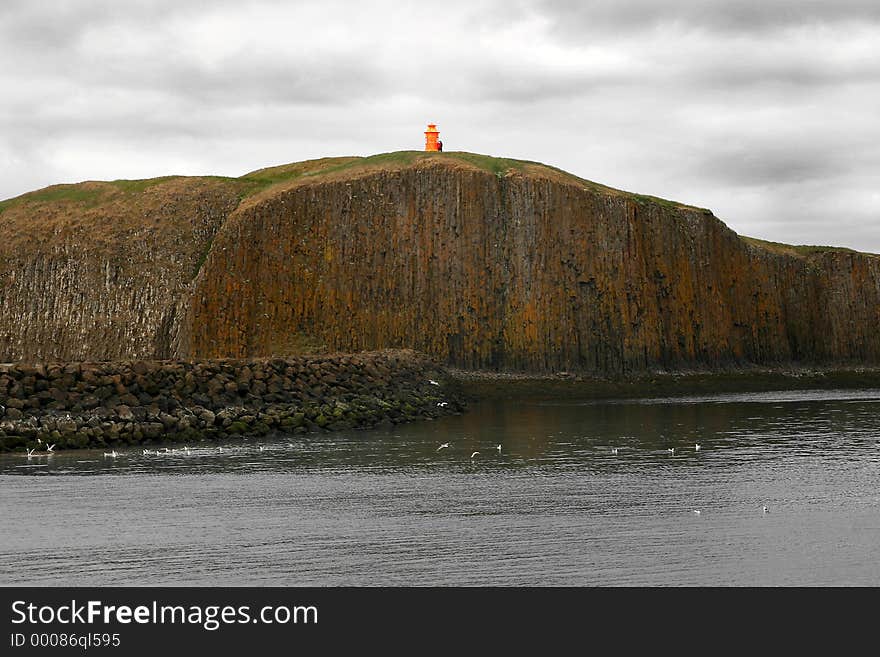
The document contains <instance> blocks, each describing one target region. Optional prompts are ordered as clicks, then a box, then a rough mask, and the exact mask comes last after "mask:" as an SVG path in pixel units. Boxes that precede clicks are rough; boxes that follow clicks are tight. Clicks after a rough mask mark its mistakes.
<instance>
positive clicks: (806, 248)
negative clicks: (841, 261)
mask: <svg viewBox="0 0 880 657" xmlns="http://www.w3.org/2000/svg"><path fill="white" fill-rule="evenodd" d="M740 239H742V240H743V241H745V242H748V243H749V244H751V245H753V246H757V247H759V248H762V249H765V250H767V251H772V252H773V253H789V254H790V253H795V254H798V255H806V256H808V255H817V254H822V253H832V252H833V253H858V254H859V255H873V254H870V253H862V252H861V251H856V250H855V249H849V248H847V247H845V246H817V245H810V244H783V243H782V242H769V241H767V240H761V239H758V238H757V237H747V236H745V235H740Z"/></svg>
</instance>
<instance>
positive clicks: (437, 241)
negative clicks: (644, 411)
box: [0, 152, 880, 375]
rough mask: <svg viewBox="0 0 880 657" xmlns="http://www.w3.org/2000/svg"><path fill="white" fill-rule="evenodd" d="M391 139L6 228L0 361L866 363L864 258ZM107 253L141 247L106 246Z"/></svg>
mask: <svg viewBox="0 0 880 657" xmlns="http://www.w3.org/2000/svg"><path fill="white" fill-rule="evenodd" d="M392 155H393V156H394V157H393V158H392V157H391V156H388V159H386V160H381V159H377V158H366V159H365V160H364V164H363V166H361V165H359V164H358V161H357V159H356V158H348V159H344V160H334V161H332V162H331V161H327V162H326V163H324V164H323V165H320V166H323V167H325V168H324V169H321V168H320V166H319V165H314V166H309V167H301V168H302V170H303V171H305V172H306V173H303V174H300V173H297V176H298V177H294V178H290V179H284V180H283V181H281V182H277V183H272V185H270V186H267V187H264V188H261V189H260V190H259V193H254V194H252V195H251V196H249V197H247V198H246V199H245V200H244V201H243V202H241V203H239V202H238V199H239V198H240V197H241V196H242V195H243V194H242V188H241V186H240V184H239V183H235V181H230V182H229V185H230V187H229V190H228V191H224V189H225V188H224V187H223V185H221V183H220V182H216V183H213V182H209V181H201V182H198V183H195V182H193V183H187V184H186V185H184V183H182V182H178V183H176V184H175V186H170V187H168V188H167V190H166V188H164V187H157V188H156V193H157V194H158V192H159V191H161V190H166V191H167V192H168V193H167V194H165V195H162V196H161V197H159V196H157V197H156V199H154V201H151V202H154V203H156V204H157V205H155V207H154V205H150V204H149V203H147V201H148V200H149V198H148V197H147V196H138V197H136V198H137V199H139V202H140V203H142V204H143V209H144V216H143V219H142V220H140V221H142V223H143V224H144V225H137V226H135V225H134V224H136V223H137V222H134V223H133V224H132V226H131V227H129V228H125V226H122V227H121V228H119V230H121V231H122V232H121V233H120V234H119V235H118V236H117V237H116V238H115V241H114V244H115V246H112V245H106V246H102V247H101V249H100V250H99V251H100V252H95V251H94V249H93V248H91V247H90V246H89V240H88V239H87V232H84V231H83V230H81V229H77V228H74V227H73V226H74V224H75V222H73V220H72V219H71V220H70V222H69V223H67V224H63V226H62V224H59V226H62V227H64V230H65V231H67V232H61V233H53V234H52V235H43V242H42V243H39V245H37V246H34V247H32V248H31V250H29V251H23V252H21V251H20V252H19V253H18V254H15V253H14V252H12V251H11V250H10V249H9V248H7V247H4V246H3V245H4V242H3V241H0V251H2V255H3V257H4V258H5V259H4V260H0V262H2V263H8V262H13V263H15V264H14V266H12V265H9V266H6V265H4V266H0V276H2V278H0V284H2V286H3V287H0V292H2V294H0V306H2V308H0V309H2V310H3V311H4V313H5V315H4V316H5V317H12V318H13V323H9V322H7V323H5V324H4V325H3V326H2V327H0V361H3V360H17V359H22V358H31V357H38V358H70V357H77V358H120V357H139V358H140V357H151V356H152V357H157V358H164V357H175V358H242V357H262V356H275V355H278V356H289V355H295V354H298V353H304V352H309V351H359V350H374V349H384V348H400V347H405V348H414V349H417V350H419V351H422V352H426V353H428V354H430V355H432V356H434V357H436V358H438V359H439V360H441V361H443V362H445V363H447V364H450V365H454V366H458V367H461V368H469V369H496V370H508V371H530V372H556V371H561V370H565V371H570V372H584V373H593V374H599V375H626V374H629V373H635V372H642V371H647V370H652V369H657V368H663V369H685V368H710V369H711V368H722V367H728V366H736V365H750V364H759V365H767V364H779V363H793V362H797V363H805V364H820V363H828V364H832V363H833V364H837V363H846V362H849V363H859V364H862V363H874V364H876V363H880V332H878V331H876V326H877V325H878V323H880V258H878V257H877V256H873V255H870V254H860V253H855V252H851V251H835V250H814V251H809V252H805V253H800V252H797V251H795V250H794V247H790V250H787V249H783V248H765V247H764V246H762V245H760V244H758V243H755V242H754V241H749V240H744V239H742V238H740V237H739V236H738V235H737V234H736V233H734V232H733V231H732V230H730V229H729V228H728V227H727V226H725V225H724V224H723V223H722V222H721V221H719V220H718V219H716V218H715V217H714V216H713V215H712V214H711V213H710V212H709V211H708V210H702V209H698V208H692V207H688V206H684V205H680V204H675V203H671V202H666V201H661V200H659V199H651V198H648V197H641V196H637V195H633V194H627V193H624V192H620V191H617V190H611V189H609V188H604V187H601V186H599V185H596V184H594V183H589V182H588V181H582V180H580V179H577V178H575V177H573V176H569V175H567V174H565V173H564V172H559V171H558V170H553V169H550V168H549V167H542V166H541V165H537V164H534V163H519V164H516V163H514V165H510V166H508V163H511V162H513V161H502V162H503V166H502V165H501V164H499V161H495V160H493V161H491V162H489V163H488V164H486V162H484V161H483V160H486V159H487V158H485V157H484V156H476V155H471V154H453V153H449V154H446V155H444V156H443V157H438V156H437V155H436V154H433V153H431V154H427V153H420V152H414V153H403V154H392ZM382 157H385V156H382ZM481 158H482V160H481ZM383 162H384V164H383ZM480 162H483V164H482V165H481V164H480ZM280 169H282V168H276V169H271V170H265V171H266V172H267V173H261V174H260V175H263V176H274V175H277V172H278V171H279V170H280ZM296 171H299V169H296ZM233 183H235V184H233ZM187 185H191V186H187ZM236 185H238V186H236ZM160 201H161V202H160ZM119 202H121V200H120V201H119ZM236 205H237V207H236ZM53 207H54V206H53ZM120 207H121V206H120ZM112 208H116V209H111V206H110V205H107V206H99V207H97V208H95V209H94V211H95V212H97V213H98V214H96V215H94V216H93V215H90V214H88V212H89V211H88V210H83V211H82V213H81V214H79V215H78V218H77V219H76V221H79V222H85V224H89V223H90V222H93V223H95V222H96V223H95V225H98V224H100V225H104V224H103V223H101V222H105V220H107V221H109V220H110V219H112V218H113V217H114V216H117V215H116V214H115V213H117V212H122V210H121V209H119V208H118V207H117V206H116V205H113V206H112ZM31 210H32V214H31V215H29V217H30V223H28V222H26V221H24V217H25V215H23V214H22V212H24V210H23V209H20V208H19V209H16V210H15V212H13V211H12V209H7V210H6V211H5V212H0V238H4V239H5V240H6V241H7V242H9V241H10V240H11V239H12V237H14V235H16V234H19V233H21V234H24V233H27V232H28V231H30V233H32V234H35V235H36V234H39V232H40V229H39V225H40V224H39V221H40V219H39V217H41V216H42V215H41V214H37V212H49V211H50V210H47V209H45V208H43V207H42V206H39V207H36V206H35V208H32V209H31ZM56 210H57V208H56ZM126 212H128V211H127V210H126ZM9 213H11V214H9ZM120 216H121V215H120ZM132 216H134V215H132ZM101 217H103V218H101ZM166 220H167V221H172V220H173V223H172V224H168V225H169V226H172V225H173V226H176V228H174V230H173V231H171V232H168V231H167V230H166V232H165V233H163V234H162V235H159V234H158V233H144V232H143V230H144V226H148V225H150V222H154V221H166ZM53 221H55V220H53ZM133 221H134V220H133ZM62 223H63V222H62ZM105 223H106V222H105ZM76 225H78V224H76ZM163 225H164V224H163ZM15 231H18V232H17V233H16V232H15ZM126 231H127V232H126ZM135 240H139V241H135ZM135 243H136V244H137V246H138V248H137V249H134V250H132V249H133V248H134V247H132V248H129V246H128V245H132V244H135ZM4 248H5V249H6V250H5V251H4ZM95 248H97V247H95ZM120 250H122V251H124V254H123V255H125V257H129V255H131V257H134V255H135V252H136V251H137V252H138V253H141V255H142V256H143V257H140V256H138V257H139V258H140V259H139V260H137V262H138V265H137V266H136V267H128V266H126V265H123V264H114V263H116V262H117V260H118V259H119V258H120V257H121V255H120ZM120 262H121V261H120ZM85 309H92V310H85ZM99 316H106V318H107V319H106V320H103V321H104V323H103V324H102V323H101V321H102V320H99ZM24 322H30V324H25V323H24ZM96 326H97V327H98V328H97V330H96V328H95V327H96ZM53 340H54V341H53Z"/></svg>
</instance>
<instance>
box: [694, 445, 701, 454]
mask: <svg viewBox="0 0 880 657" xmlns="http://www.w3.org/2000/svg"><path fill="white" fill-rule="evenodd" d="M694 451H695V452H699V451H700V443H697V444H696V445H694Z"/></svg>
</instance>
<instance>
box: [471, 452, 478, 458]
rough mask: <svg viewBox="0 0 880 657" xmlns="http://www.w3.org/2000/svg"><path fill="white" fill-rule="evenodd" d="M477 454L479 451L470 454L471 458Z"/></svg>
mask: <svg viewBox="0 0 880 657" xmlns="http://www.w3.org/2000/svg"><path fill="white" fill-rule="evenodd" d="M477 454H479V452H474V453H473V454H471V458H474V457H475V456H476V455H477Z"/></svg>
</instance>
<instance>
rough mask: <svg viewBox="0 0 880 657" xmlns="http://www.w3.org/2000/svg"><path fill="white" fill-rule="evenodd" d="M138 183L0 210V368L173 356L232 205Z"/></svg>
mask: <svg viewBox="0 0 880 657" xmlns="http://www.w3.org/2000/svg"><path fill="white" fill-rule="evenodd" d="M125 182H126V183H127V182H129V181H125ZM138 182H143V183H145V184H141V185H137V184H134V185H132V184H128V185H126V184H114V183H98V182H89V183H83V184H81V185H64V186H56V187H50V188H48V189H46V190H43V191H41V192H35V193H32V194H29V195H25V196H24V197H20V199H16V201H17V202H16V203H10V204H9V207H6V208H4V209H3V212H2V213H0V318H2V319H0V362H10V361H17V360H28V361H39V360H53V359H55V360H85V359H93V360H109V359H119V358H168V357H170V356H171V355H172V354H171V350H170V339H171V338H170V336H171V335H173V334H175V333H176V331H177V325H178V323H179V317H178V315H177V314H176V313H177V310H176V306H177V303H178V301H179V299H180V298H181V296H182V295H183V293H184V290H185V289H186V287H187V286H188V285H189V284H190V282H191V281H192V278H193V276H194V275H195V272H196V270H197V268H198V266H199V264H200V261H201V260H202V259H203V258H204V256H205V254H206V252H207V250H208V248H209V246H210V243H211V240H212V238H213V236H214V234H215V233H216V231H217V229H218V228H219V227H220V226H221V224H222V223H223V220H224V219H225V218H226V217H227V215H228V214H229V213H230V212H231V211H232V210H233V209H234V208H235V207H236V206H237V205H238V203H239V193H238V190H237V188H236V187H237V186H236V185H232V184H229V183H223V182H221V181H217V180H211V179H200V178H189V179H184V178H173V179H167V180H156V181H138ZM146 183H149V184H146ZM238 187H240V186H238ZM7 203H9V202H7Z"/></svg>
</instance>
